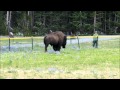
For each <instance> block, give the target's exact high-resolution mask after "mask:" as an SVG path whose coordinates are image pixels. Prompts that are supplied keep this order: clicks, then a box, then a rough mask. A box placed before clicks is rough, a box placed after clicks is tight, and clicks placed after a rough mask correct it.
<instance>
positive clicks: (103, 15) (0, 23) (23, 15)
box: [0, 11, 120, 36]
mask: <svg viewBox="0 0 120 90" xmlns="http://www.w3.org/2000/svg"><path fill="white" fill-rule="evenodd" d="M9 27H11V28H12V29H9ZM11 30H12V32H13V33H14V34H15V35H19V34H23V35H24V36H39V35H45V34H46V33H48V31H49V30H52V31H56V30H61V31H63V32H64V33H66V34H70V33H71V32H72V33H75V34H79V35H92V34H93V32H94V31H95V30H97V31H98V32H99V33H100V34H106V35H110V34H120V11H0V35H8V33H9V32H10V31H11Z"/></svg>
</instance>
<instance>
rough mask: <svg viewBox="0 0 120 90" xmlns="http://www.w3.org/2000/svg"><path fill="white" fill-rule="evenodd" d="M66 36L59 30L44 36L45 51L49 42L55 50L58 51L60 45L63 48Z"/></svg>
mask: <svg viewBox="0 0 120 90" xmlns="http://www.w3.org/2000/svg"><path fill="white" fill-rule="evenodd" d="M66 40H67V36H66V35H65V34H64V33H63V32H61V31H56V32H51V33H49V34H47V35H46V36H45V37H44V44H45V52H47V47H48V45H49V44H50V45H51V46H52V47H53V49H54V50H55V51H60V49H61V46H62V47H63V48H65V46H66Z"/></svg>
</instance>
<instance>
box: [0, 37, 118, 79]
mask: <svg viewBox="0 0 120 90" xmlns="http://www.w3.org/2000/svg"><path fill="white" fill-rule="evenodd" d="M3 42H4V41H2V43H3ZM1 45H4V43H3V44H1ZM73 46H74V47H73ZM76 47H77V44H76V45H67V47H66V49H61V53H60V54H55V53H45V52H44V47H39V46H36V47H35V49H34V50H33V51H32V50H31V49H30V48H28V50H27V51H22V50H20V51H16V52H6V53H1V55H0V78H1V79H4V78H5V79H6V78H7V79H8V78H10V79H31V78H32V79H37V78H38V79H120V57H119V55H120V39H119V38H116V39H112V40H106V41H99V48H93V47H92V42H87V43H81V44H80V50H78V49H77V48H76ZM48 49H51V47H49V48H48Z"/></svg>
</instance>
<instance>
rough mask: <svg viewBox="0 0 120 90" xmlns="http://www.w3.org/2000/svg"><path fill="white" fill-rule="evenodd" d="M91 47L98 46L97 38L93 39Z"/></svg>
mask: <svg viewBox="0 0 120 90" xmlns="http://www.w3.org/2000/svg"><path fill="white" fill-rule="evenodd" d="M93 47H95V48H98V40H94V41H93Z"/></svg>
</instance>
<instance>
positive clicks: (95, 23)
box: [94, 11, 96, 32]
mask: <svg viewBox="0 0 120 90" xmlns="http://www.w3.org/2000/svg"><path fill="white" fill-rule="evenodd" d="M95 30H96V11H95V12H94V32H95Z"/></svg>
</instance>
